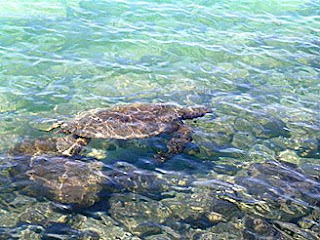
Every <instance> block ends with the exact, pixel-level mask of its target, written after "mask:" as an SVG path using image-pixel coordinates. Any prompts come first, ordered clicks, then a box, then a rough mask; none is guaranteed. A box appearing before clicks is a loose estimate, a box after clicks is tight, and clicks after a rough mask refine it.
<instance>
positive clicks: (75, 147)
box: [60, 136, 89, 156]
mask: <svg viewBox="0 0 320 240" xmlns="http://www.w3.org/2000/svg"><path fill="white" fill-rule="evenodd" d="M70 138H71V136H69V139H68V138H67V137H66V138H64V139H60V144H61V147H62V146H63V145H65V144H66V143H70V142H71V144H70V145H69V146H68V148H66V149H65V150H62V149H61V150H60V151H61V153H62V154H63V155H65V156H74V155H77V154H78V153H80V151H81V149H82V148H83V147H84V146H86V145H87V144H88V143H89V140H88V139H86V138H77V139H75V138H74V141H71V140H70ZM63 140H64V141H63Z"/></svg>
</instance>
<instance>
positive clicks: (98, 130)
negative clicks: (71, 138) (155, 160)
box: [61, 104, 181, 139]
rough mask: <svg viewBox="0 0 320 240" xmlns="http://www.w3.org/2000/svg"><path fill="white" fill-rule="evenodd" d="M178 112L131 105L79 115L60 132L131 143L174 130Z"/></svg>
mask: <svg viewBox="0 0 320 240" xmlns="http://www.w3.org/2000/svg"><path fill="white" fill-rule="evenodd" d="M180 110H181V109H180V108H178V107H173V106H170V105H162V104H153V105H150V104H131V105H126V106H116V107H114V108H112V109H93V110H89V111H85V112H82V113H80V114H79V115H78V116H76V117H75V118H74V119H72V120H71V121H69V122H65V123H64V124H63V125H62V126H61V128H62V129H64V130H66V131H68V132H70V133H72V134H75V135H78V136H80V137H86V138H104V139H107V138H114V139H132V138H146V137H150V136H156V135H159V134H161V133H163V132H169V131H173V130H175V127H176V125H177V123H178V124H179V123H180V117H181V112H180Z"/></svg>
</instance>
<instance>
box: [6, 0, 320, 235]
mask: <svg viewBox="0 0 320 240" xmlns="http://www.w3.org/2000/svg"><path fill="white" fill-rule="evenodd" d="M319 9H320V4H319V1H316V0H299V1H298V0H283V1H274V0H270V1H260V0H246V1H222V0H221V1H210V0H207V1H205V0H203V1H200V0H199V1H188V0H181V1H169V0H168V1H161V0H159V1H125V0H123V1H122V0H119V1H117V0H114V1H103V0H95V1H94V0H91V1H83V0H69V1H65V0H59V1H54V2H53V3H49V2H48V1H44V0H28V1H26V0H14V1H13V0H11V1H7V0H2V1H0V239H140V238H141V239H317V238H319V231H320V230H319V229H320V222H319V219H320V209H319V199H320V183H319V179H320V177H319V168H320V165H319V158H320V153H319V142H320V135H319V130H320V129H319V128H320V102H319V95H320V93H319V91H320V86H319V68H320V63H319V61H320V58H319V52H320V46H319V43H320V32H319V29H320V17H319V15H320V10H319ZM135 102H144V103H158V102H162V103H173V104H178V105H180V106H195V105H203V106H207V107H210V108H212V109H213V111H214V113H213V114H208V115H206V116H205V117H203V118H201V119H199V120H197V121H196V122H193V121H189V122H188V124H189V125H191V126H192V127H193V131H194V135H193V139H194V141H193V142H194V143H195V144H196V145H197V146H198V147H199V149H200V152H196V153H193V154H188V153H187V152H185V153H183V154H179V155H177V156H174V157H173V158H172V159H169V160H168V161H167V162H166V163H163V164H160V165H159V164H157V163H156V162H154V159H153V157H152V156H153V155H154V154H155V153H156V152H157V151H158V150H159V149H165V146H166V144H165V142H166V141H167V138H166V137H162V136H160V137H156V138H150V139H143V140H133V141H128V142H117V141H113V140H111V141H104V140H93V141H92V142H91V143H90V144H89V145H88V147H87V148H86V152H84V153H83V157H84V158H87V157H88V156H90V157H91V158H90V161H91V160H92V161H93V162H94V163H96V162H99V163H101V164H103V170H99V171H98V172H94V173H90V174H93V175H95V174H96V175H99V174H101V171H102V172H103V173H104V174H109V173H110V172H112V174H111V175H110V176H109V178H114V179H115V181H116V182H117V181H118V182H121V184H120V185H122V187H123V188H124V190H121V191H114V192H113V191H111V190H110V191H105V194H102V196H101V197H100V198H99V200H97V201H96V203H95V204H94V205H93V206H90V207H74V206H70V205H68V204H64V203H61V202H59V201H56V200H55V199H54V197H51V198H50V197H47V196H45V194H42V193H37V194H36V196H35V195H34V194H33V195H32V194H28V191H23V189H24V188H25V186H23V187H22V185H23V183H24V181H25V179H23V180H20V178H18V177H17V176H16V175H15V174H13V173H12V172H14V171H12V168H16V167H18V168H19V167H20V165H19V164H21V163H20V162H19V161H18V160H19V159H17V156H15V155H12V154H9V153H8V152H10V149H12V148H13V147H14V146H15V145H16V144H18V143H21V142H24V141H25V139H26V138H28V139H38V138H39V137H42V136H49V137H50V136H52V133H44V132H42V131H39V129H42V128H43V127H44V126H47V125H48V124H49V123H52V122H53V121H55V120H61V119H65V118H70V117H72V116H73V115H75V114H76V113H78V112H79V111H83V110H88V109H92V108H101V107H102V108H108V107H112V106H114V105H117V104H127V103H135ZM48 161H49V162H50V163H51V164H53V165H55V164H57V163H56V160H55V159H51V158H49V159H48ZM67 161H72V159H71V160H67ZM113 171H115V172H117V174H114V173H113ZM119 172H120V173H121V174H120V173H119ZM19 174H21V175H23V172H22V173H19ZM90 174H89V175H90ZM115 175H119V176H120V177H118V178H119V179H120V180H119V179H118V178H117V177H116V176H115ZM122 175H123V176H130V177H128V179H127V178H125V177H124V178H125V179H123V178H122V177H123V176H122ZM121 176H122V177H121ZM160 180H161V181H160ZM122 181H123V182H122ZM99 185H100V183H99ZM133 186H136V187H133ZM122 187H121V188H122ZM102 192H103V191H102ZM117 237H118V238H117Z"/></svg>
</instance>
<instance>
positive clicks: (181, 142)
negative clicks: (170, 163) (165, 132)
mask: <svg viewBox="0 0 320 240" xmlns="http://www.w3.org/2000/svg"><path fill="white" fill-rule="evenodd" d="M191 135H192V130H191V128H190V127H189V126H186V125H180V126H179V128H178V129H177V131H176V132H175V133H174V134H173V137H172V138H171V139H170V140H169V142H168V144H167V148H168V152H166V153H164V152H160V153H158V154H156V156H155V158H156V159H157V160H158V161H160V162H165V161H166V160H167V159H169V158H171V157H172V156H173V155H175V154H179V153H182V152H183V151H184V149H185V148H186V146H187V145H188V144H189V143H190V142H191V141H192V136H191Z"/></svg>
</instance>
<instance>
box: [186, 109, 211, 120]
mask: <svg viewBox="0 0 320 240" xmlns="http://www.w3.org/2000/svg"><path fill="white" fill-rule="evenodd" d="M207 113H212V110H211V109H210V108H207V107H189V108H185V109H184V111H183V114H182V119H193V118H198V117H203V116H204V115H205V114H207Z"/></svg>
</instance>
